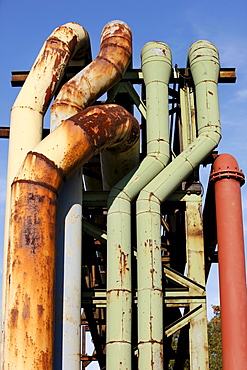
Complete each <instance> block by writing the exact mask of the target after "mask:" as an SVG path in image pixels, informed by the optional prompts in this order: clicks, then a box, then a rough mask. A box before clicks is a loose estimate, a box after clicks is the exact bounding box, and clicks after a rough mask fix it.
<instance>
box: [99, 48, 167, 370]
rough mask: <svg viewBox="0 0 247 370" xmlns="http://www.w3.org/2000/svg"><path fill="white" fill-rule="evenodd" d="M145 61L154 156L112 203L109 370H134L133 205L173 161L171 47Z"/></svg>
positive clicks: (148, 51)
mask: <svg viewBox="0 0 247 370" xmlns="http://www.w3.org/2000/svg"><path fill="white" fill-rule="evenodd" d="M141 56H142V68H143V76H144V81H145V84H146V95H147V141H148V153H147V156H146V157H145V158H144V160H143V162H142V163H141V164H140V166H139V168H138V169H137V170H136V171H135V173H134V174H133V176H132V177H131V178H130V179H129V176H128V179H129V181H128V180H126V179H127V177H126V178H125V179H123V181H122V182H120V183H118V184H117V185H116V186H115V187H114V188H113V189H112V191H111V193H110V195H109V199H108V207H109V209H108V216H107V266H108V269H107V332H106V335H107V338H106V346H107V347H106V349H107V350H106V362H107V369H109V370H115V369H122V370H125V369H128V370H130V369H131V368H132V353H131V351H132V347H131V330H132V328H131V313H132V312H131V311H132V280H131V274H132V271H131V255H132V252H133V251H132V249H131V202H132V200H133V199H134V198H135V197H136V196H137V195H138V193H139V191H140V190H141V189H142V188H143V187H144V186H145V185H146V184H147V183H148V182H149V181H150V180H152V178H153V177H155V176H156V175H157V173H159V172H160V171H161V170H162V169H163V168H164V167H165V165H166V164H167V163H168V161H169V159H170V146H169V124H168V119H169V113H168V83H169V79H170V74H171V52H170V49H169V47H168V46H167V45H166V44H165V43H161V42H149V43H147V44H146V45H145V46H144V47H143V49H142V54H141ZM159 102H162V108H161V105H160V104H159ZM126 182H127V183H126Z"/></svg>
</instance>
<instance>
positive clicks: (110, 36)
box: [51, 21, 132, 127]
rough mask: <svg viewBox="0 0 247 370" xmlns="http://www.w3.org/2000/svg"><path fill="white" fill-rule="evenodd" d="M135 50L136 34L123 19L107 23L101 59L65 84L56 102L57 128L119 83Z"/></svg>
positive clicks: (54, 105) (100, 53) (102, 35)
mask: <svg viewBox="0 0 247 370" xmlns="http://www.w3.org/2000/svg"><path fill="white" fill-rule="evenodd" d="M131 52H132V34H131V30H130V28H129V27H128V25H127V24H126V23H124V22H122V21H111V22H109V23H107V25H106V26H105V27H104V28H103V30H102V34H101V45H100V52H99V54H98V56H97V58H96V59H95V60H94V61H93V62H92V63H90V64H89V65H88V66H87V67H86V68H84V69H82V71H80V72H79V73H78V74H77V75H75V76H74V77H73V78H72V79H71V80H69V81H68V82H67V83H65V84H64V85H63V87H62V88H61V90H60V92H59V94H58V96H57V98H56V100H55V101H54V103H53V104H52V106H51V115H52V119H51V123H52V125H53V127H56V126H58V125H60V123H61V122H62V121H63V120H64V119H65V117H66V118H68V117H71V116H72V115H74V114H76V113H78V112H79V111H81V110H82V109H84V108H86V107H87V106H89V105H91V104H92V103H93V102H94V101H95V100H96V99H97V98H98V97H100V96H101V95H102V94H103V93H105V92H106V91H108V90H109V89H110V88H111V87H112V86H113V85H114V84H116V83H117V82H118V81H119V80H120V79H121V78H122V76H123V74H124V72H125V70H126V68H127V67H128V65H129V62H130V59H131Z"/></svg>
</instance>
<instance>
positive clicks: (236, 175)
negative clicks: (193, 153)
mask: <svg viewBox="0 0 247 370" xmlns="http://www.w3.org/2000/svg"><path fill="white" fill-rule="evenodd" d="M222 179H234V180H237V181H238V182H239V183H240V186H242V185H244V183H245V176H244V173H243V172H242V171H241V170H239V167H238V163H237V161H236V159H235V158H234V157H233V156H231V155H230V154H221V155H219V156H218V157H217V158H216V160H215V161H214V164H213V169H212V172H211V174H210V181H211V182H216V181H219V180H222Z"/></svg>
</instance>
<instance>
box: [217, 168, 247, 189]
mask: <svg viewBox="0 0 247 370" xmlns="http://www.w3.org/2000/svg"><path fill="white" fill-rule="evenodd" d="M222 179H234V180H237V181H239V182H240V186H242V185H244V183H245V176H244V174H243V172H242V171H241V170H240V171H231V170H222V171H213V172H212V173H211V174H210V182H216V181H219V180H222Z"/></svg>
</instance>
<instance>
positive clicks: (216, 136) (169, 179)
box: [136, 41, 221, 370]
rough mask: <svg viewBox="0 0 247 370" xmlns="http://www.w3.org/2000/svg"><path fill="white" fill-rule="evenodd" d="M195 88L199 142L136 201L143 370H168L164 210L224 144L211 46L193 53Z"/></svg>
mask: <svg viewBox="0 0 247 370" xmlns="http://www.w3.org/2000/svg"><path fill="white" fill-rule="evenodd" d="M188 58H189V63H190V67H191V73H192V77H193V80H194V82H195V92H196V107H197V124H198V134H199V136H198V137H197V139H196V140H195V141H194V142H193V143H191V144H190V145H189V147H188V148H187V149H185V150H184V151H183V152H182V153H181V154H180V155H179V156H178V157H177V158H175V159H174V160H173V161H172V162H171V163H170V164H169V165H168V166H167V167H166V168H165V169H164V170H162V171H161V172H160V173H159V174H158V175H157V176H156V177H155V178H154V179H153V180H152V181H151V182H150V183H149V184H148V185H147V186H146V187H145V188H144V189H143V190H142V191H141V192H140V195H139V197H138V199H137V203H136V204H137V256H138V260H137V261H138V264H137V269H138V353H139V369H141V370H144V369H150V370H151V369H152V370H153V369H157V370H158V369H159V370H161V369H163V320H162V314H163V294H162V261H161V240H160V239H161V238H160V204H161V202H164V201H165V200H166V199H167V198H168V197H169V195H171V194H172V193H173V192H174V191H175V190H176V188H177V187H178V186H179V185H180V184H181V183H182V182H183V181H184V180H185V179H186V178H187V177H188V176H189V175H190V174H191V172H192V171H193V170H194V169H195V168H196V167H197V166H198V165H199V164H200V163H201V162H202V161H203V160H204V159H205V158H206V157H207V156H208V155H209V154H210V153H211V151H212V150H213V149H214V148H215V147H216V146H217V145H218V143H219V140H220V138H221V134H220V118H219V109H218V92H217V81H218V75H219V69H220V66H219V59H218V52H217V49H216V48H215V46H214V45H212V44H211V43H210V42H208V41H198V42H196V43H194V44H193V45H192V46H191V48H190V50H189V55H188Z"/></svg>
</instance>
